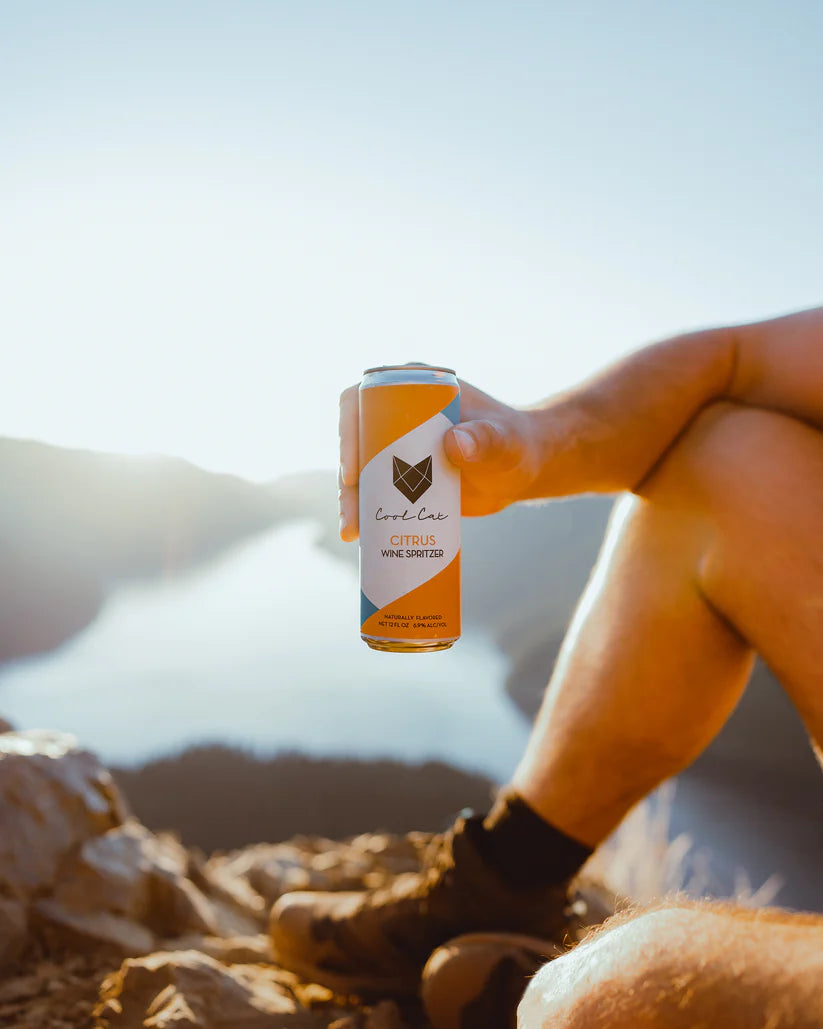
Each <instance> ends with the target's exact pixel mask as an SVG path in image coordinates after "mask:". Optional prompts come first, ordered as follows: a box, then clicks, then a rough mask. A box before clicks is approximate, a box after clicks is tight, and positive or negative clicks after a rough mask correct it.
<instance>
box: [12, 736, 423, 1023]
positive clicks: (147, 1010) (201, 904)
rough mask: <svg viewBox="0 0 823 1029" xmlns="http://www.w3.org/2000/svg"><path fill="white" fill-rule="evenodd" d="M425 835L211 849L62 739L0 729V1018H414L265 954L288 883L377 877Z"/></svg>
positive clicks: (409, 857) (410, 859) (408, 856)
mask: <svg viewBox="0 0 823 1029" xmlns="http://www.w3.org/2000/svg"><path fill="white" fill-rule="evenodd" d="M427 841H428V837H427V836H425V835H424V834H419V835H417V836H415V835H412V836H411V837H408V838H400V837H391V836H388V835H381V834H372V835H363V836H359V837H356V838H354V839H352V840H349V841H346V842H342V843H341V842H334V841H331V840H326V839H319V838H308V837H304V838H295V839H293V840H290V841H289V842H287V843H278V844H260V845H257V846H253V847H247V848H245V849H243V850H239V851H236V852H233V853H227V854H216V855H212V856H211V857H206V856H205V855H203V854H201V853H199V852H196V851H193V850H189V849H186V848H184V847H183V846H182V845H181V844H180V843H179V842H178V841H177V840H176V839H175V838H174V837H173V836H170V835H164V834H154V833H151V832H150V831H149V830H148V829H146V828H145V826H143V825H142V824H141V823H140V822H139V821H137V819H135V818H134V817H132V816H131V815H130V813H129V810H128V806H127V803H126V801H125V799H124V797H123V795H122V794H121V793H120V791H119V790H118V789H117V788H116V786H115V785H114V783H113V781H112V779H111V776H110V775H109V773H108V771H107V770H106V769H105V768H103V767H102V766H101V765H100V763H99V762H98V761H97V760H96V759H95V758H94V756H93V755H91V754H89V753H88V752H86V751H83V750H81V749H79V748H78V747H77V745H76V743H75V741H74V739H73V738H72V737H70V736H67V735H64V734H59V733H47V732H6V733H0V1026H15V1027H21V1029H22V1027H25V1029H69V1027H72V1029H79V1027H94V1029H131V1027H138V1026H140V1027H148V1029H171V1027H183V1026H186V1027H193V1026H197V1027H208V1029H218V1027H220V1029H222V1027H225V1029H230V1027H231V1029H235V1027H240V1026H242V1027H243V1029H258V1027H259V1029H271V1027H275V1026H277V1027H293V1029H304V1027H305V1029H314V1027H326V1026H334V1027H335V1029H403V1027H406V1029H416V1027H418V1026H421V1025H422V1024H423V1022H422V1019H421V1016H420V1013H419V1011H416V1010H414V1009H413V1008H406V1009H401V1008H400V1007H398V1006H397V1005H396V1004H395V1003H394V1002H393V1001H389V1000H386V1001H383V1002H379V1003H377V1004H374V1005H372V1006H363V1005H358V1004H355V1003H354V1002H353V1001H348V1002H347V1000H346V999H345V998H339V997H334V996H333V995H332V994H331V993H329V991H327V990H325V989H323V988H321V987H319V986H316V985H311V984H305V983H299V982H298V981H297V980H296V979H295V978H294V977H293V976H292V975H290V974H289V973H287V972H284V971H282V970H281V969H278V968H277V967H275V966H274V965H273V964H272V962H271V955H270V953H269V949H268V940H267V936H266V932H265V927H266V917H267V913H268V910H269V908H270V906H271V904H272V902H273V901H274V900H276V899H277V897H279V896H280V894H281V893H283V892H286V891H288V890H292V889H295V888H306V887H308V888H320V889H350V888H353V887H354V888H356V887H360V886H378V885H380V884H382V883H384V882H385V881H386V880H387V878H388V877H389V876H391V875H392V874H394V873H396V872H400V871H409V870H413V869H415V868H416V867H418V864H419V858H420V854H421V852H422V849H423V847H424V846H425V844H426V843H427Z"/></svg>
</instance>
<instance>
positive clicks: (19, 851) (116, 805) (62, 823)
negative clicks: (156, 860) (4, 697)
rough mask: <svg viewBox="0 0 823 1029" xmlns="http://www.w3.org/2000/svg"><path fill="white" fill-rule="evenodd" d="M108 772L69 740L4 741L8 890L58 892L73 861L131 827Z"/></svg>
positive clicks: (2, 822)
mask: <svg viewBox="0 0 823 1029" xmlns="http://www.w3.org/2000/svg"><path fill="white" fill-rule="evenodd" d="M127 814H128V811H127V807H126V803H125V800H124V799H123V797H122V795H121V794H120V792H119V791H118V789H117V787H116V786H115V785H114V782H113V781H112V778H111V776H110V775H109V773H108V771H106V769H105V768H104V767H103V766H102V765H101V764H100V762H99V761H98V760H97V758H95V757H94V756H93V755H92V754H90V753H89V752H88V751H86V750H83V749H81V748H80V747H79V746H78V744H77V740H76V739H75V738H74V737H73V736H70V735H68V734H66V733H58V732H47V731H44V730H31V731H28V732H5V733H0V883H2V884H3V886H4V889H5V891H6V892H7V893H8V894H11V895H12V896H14V897H17V898H19V899H26V898H28V897H29V896H30V895H31V894H33V893H34V892H41V891H44V890H47V889H49V888H51V887H52V886H53V884H54V883H55V882H56V880H57V878H58V874H59V870H60V867H61V864H62V863H63V861H64V859H65V857H66V855H67V854H69V853H71V852H72V851H73V850H74V849H76V848H77V847H78V846H80V845H82V844H83V843H84V842H86V841H87V840H90V839H93V838H95V837H97V836H99V835H100V834H102V833H105V832H106V831H107V830H109V829H111V828H113V827H115V826H118V825H120V824H122V823H123V821H124V820H125V819H126V817H127Z"/></svg>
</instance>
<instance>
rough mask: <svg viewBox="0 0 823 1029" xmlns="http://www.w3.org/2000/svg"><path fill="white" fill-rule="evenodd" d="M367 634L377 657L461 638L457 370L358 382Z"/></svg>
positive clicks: (371, 376)
mask: <svg viewBox="0 0 823 1029" xmlns="http://www.w3.org/2000/svg"><path fill="white" fill-rule="evenodd" d="M359 396H360V606H361V612H360V631H361V636H362V638H363V639H364V640H365V641H366V643H368V645H369V646H370V647H372V648H373V649H374V650H389V651H401V652H410V651H411V652H417V651H421V652H425V651H431V650H446V649H447V648H448V647H450V646H452V644H453V643H454V642H455V641H456V640H457V639H459V637H460V472H459V471H458V470H457V468H455V467H454V465H453V464H451V462H450V461H449V460H448V458H447V457H446V454H445V451H444V449H443V435H444V433H445V432H446V430H447V429H449V428H450V427H451V426H452V425H456V424H457V423H458V422H459V421H460V386H459V384H458V382H457V376H456V375H455V373H454V371H453V370H452V369H451V368H436V367H432V366H431V365H420V364H404V365H387V366H385V367H382V368H368V369H366V371H365V372H364V374H363V381H362V382H361V383H360V391H359Z"/></svg>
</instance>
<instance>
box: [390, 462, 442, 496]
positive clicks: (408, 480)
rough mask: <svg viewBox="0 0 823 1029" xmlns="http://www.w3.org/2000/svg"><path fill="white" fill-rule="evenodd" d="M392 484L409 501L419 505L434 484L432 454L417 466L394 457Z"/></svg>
mask: <svg viewBox="0 0 823 1029" xmlns="http://www.w3.org/2000/svg"><path fill="white" fill-rule="evenodd" d="M392 482H393V483H394V485H395V486H396V487H397V488H398V489H399V490H400V492H401V493H402V494H403V496H404V497H405V498H406V499H407V500H410V501H411V502H412V503H413V504H415V503H417V501H418V500H419V499H420V498H421V497H422V496H423V494H424V493H425V492H426V490H427V489H428V488H429V487H430V486H431V484H432V459H431V454H430V455H429V456H428V457H424V458H423V460H422V461H418V462H417V464H408V463H407V462H406V461H404V460H403V459H402V458H401V457H394V456H392Z"/></svg>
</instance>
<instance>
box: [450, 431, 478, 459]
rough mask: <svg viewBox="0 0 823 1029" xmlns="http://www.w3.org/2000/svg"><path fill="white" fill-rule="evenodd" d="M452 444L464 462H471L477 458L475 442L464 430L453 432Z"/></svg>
mask: <svg viewBox="0 0 823 1029" xmlns="http://www.w3.org/2000/svg"><path fill="white" fill-rule="evenodd" d="M454 442H455V443H456V444H457V449H458V450H459V451H460V453H461V454H462V455H463V458H464V460H466V461H471V460H473V459H474V458H475V457H476V456H477V440H476V439H475V438H474V436H472V435H471V434H470V433H468V432H466V430H465V429H455V430H454Z"/></svg>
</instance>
